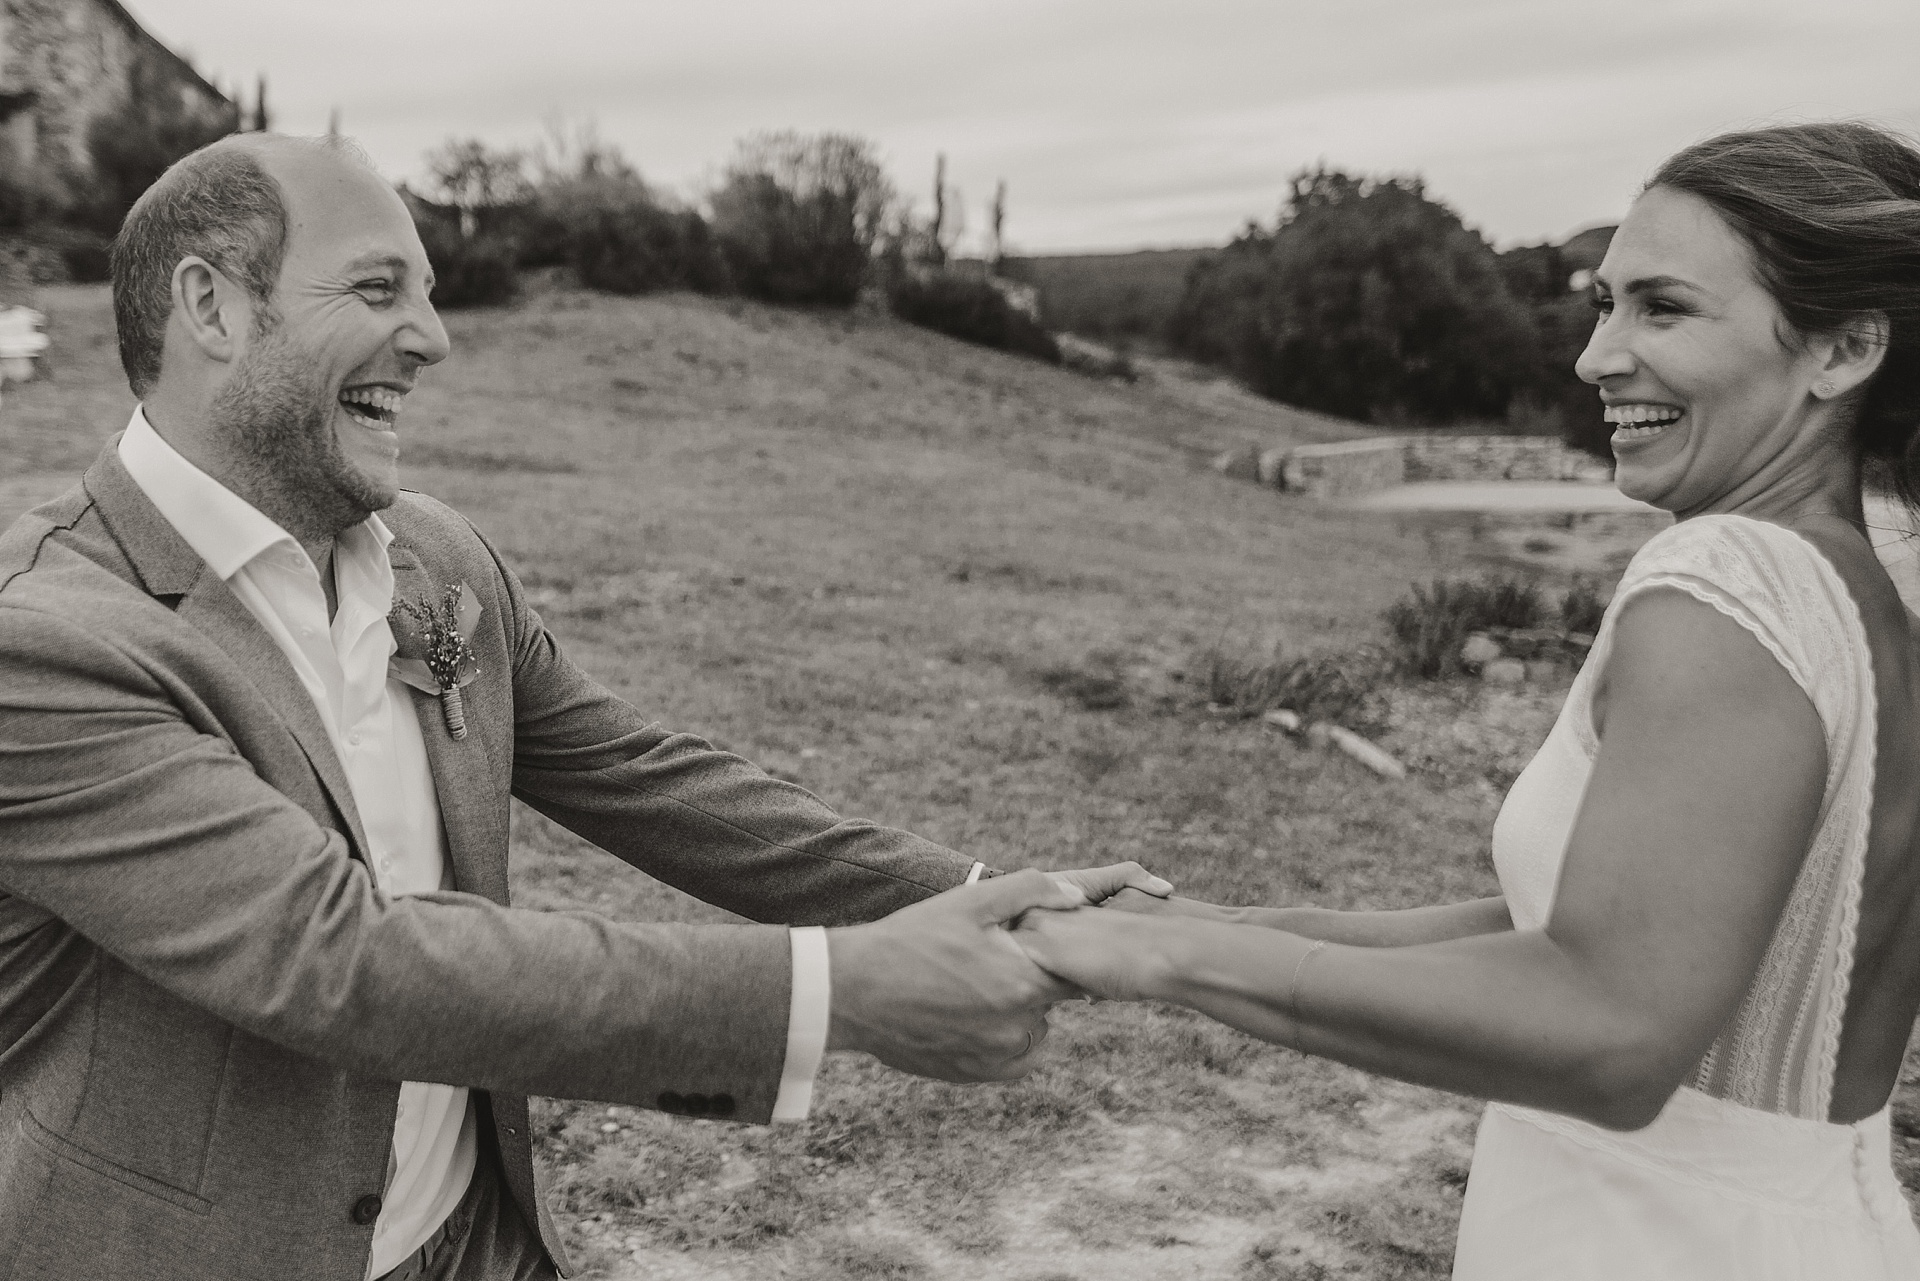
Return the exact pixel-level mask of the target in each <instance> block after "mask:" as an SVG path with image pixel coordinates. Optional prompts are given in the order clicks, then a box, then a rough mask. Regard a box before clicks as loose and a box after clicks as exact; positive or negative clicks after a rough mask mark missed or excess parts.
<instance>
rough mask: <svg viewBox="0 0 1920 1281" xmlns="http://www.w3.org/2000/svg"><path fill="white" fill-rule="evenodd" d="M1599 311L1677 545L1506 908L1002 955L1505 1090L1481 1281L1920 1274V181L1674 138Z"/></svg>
mask: <svg viewBox="0 0 1920 1281" xmlns="http://www.w3.org/2000/svg"><path fill="white" fill-rule="evenodd" d="M1595 302H1596V306H1597V308H1598V311H1599V317H1598V321H1597V323H1596V325H1595V328H1594V334H1593V338H1592V340H1591V343H1590V344H1589V346H1588V347H1587V350H1586V352H1585V353H1584V354H1583V355H1582V356H1581V358H1580V361H1579V365H1578V369H1579V372H1580V374H1581V376H1582V377H1583V378H1585V379H1586V380H1587V381H1589V382H1591V383H1594V384H1597V385H1598V387H1599V391H1600V397H1601V399H1602V400H1603V401H1604V402H1605V405H1606V410H1605V412H1606V416H1607V418H1608V420H1609V421H1611V422H1613V423H1615V424H1616V430H1615V433H1614V436H1613V449H1614V453H1615V455H1616V457H1617V459H1618V463H1619V467H1618V473H1617V474H1618V484H1619V486H1620V488H1621V489H1622V490H1624V491H1625V492H1626V493H1628V494H1630V495H1633V496H1634V497H1637V498H1641V499H1644V500H1646V501H1647V502H1650V503H1653V504H1655V505H1657V506H1660V507H1663V508H1666V509H1668V510H1670V511H1672V512H1673V513H1674V515H1675V516H1676V517H1677V518H1678V520H1677V522H1676V524H1675V525H1674V526H1673V527H1672V528H1671V529H1669V530H1667V531H1664V532H1663V533H1661V534H1660V535H1659V536H1657V537H1655V538H1654V539H1653V540H1652V541H1650V542H1649V543H1647V545H1646V546H1645V547H1644V548H1643V549H1642V550H1641V551H1640V553H1639V554H1638V555H1637V556H1636V557H1635V558H1634V560H1633V563H1632V564H1631V565H1630V566H1629V567H1628V568H1627V571H1626V573H1625V575H1624V577H1623V579H1622V581H1621V583H1620V585H1619V587H1618V589H1617V591H1616V593H1615V595H1614V598H1613V602H1612V604H1611V606H1610V607H1609V608H1608V610H1607V614H1606V618H1605V621H1604V622H1603V624H1602V626H1601V628H1600V632H1599V635H1598V637H1597V638H1596V639H1595V642H1594V646H1593V650H1592V654H1591V656H1590V657H1589V659H1588V660H1587V663H1586V666H1585V667H1584V669H1583V670H1582V671H1581V673H1580V675H1579V677H1578V678H1577V679H1576V680H1575V682H1574V684H1573V688H1572V690H1571V691H1570V693H1569V694H1568V697H1567V702H1566V706H1565V708H1564V709H1563V710H1562V712H1561V715H1560V718H1559V721H1558V723H1557V724H1556V725H1555V726H1554V729H1553V731H1552V733H1551V735H1550V736H1549V737H1548V739H1547V741H1546V743H1545V744H1544V745H1543V746H1542V747H1541V749H1540V752H1539V754H1538V755H1537V756H1535V757H1534V759H1533V762H1532V764H1530V765H1529V766H1528V767H1527V769H1526V771H1525V772H1524V773H1523V774H1522V775H1521V776H1520V777H1519V778H1518V779H1517V780H1516V781H1515V783H1514V785H1513V789H1512V791H1511V792H1510V793H1509V794H1508V796H1507V798H1506V803H1505V805H1504V806H1503V807H1502V809H1501V812H1500V817H1499V819H1498V821H1497V822H1496V823H1495V825H1494V831H1493V856H1494V863H1495V866H1496V869H1497V871H1498V873H1499V878H1500V886H1501V889H1502V890H1503V891H1504V894H1503V895H1502V896H1501V897H1499V898H1494V899H1487V900H1483V901H1480V902H1473V903H1459V904H1452V905H1447V906H1436V907H1430V908H1421V909H1415V910H1411V911H1400V912H1332V911H1322V910H1317V909H1313V908H1273V909H1263V908H1240V909H1234V908H1216V907H1212V906H1209V905H1206V904H1200V903H1194V902H1190V901H1183V900H1179V899H1175V900H1170V901H1167V902H1161V901H1159V900H1154V899H1150V898H1147V897H1146V896H1144V895H1136V894H1129V895H1128V896H1127V899H1128V900H1129V901H1128V902H1127V903H1126V904H1125V905H1127V906H1131V907H1133V908H1135V909H1136V910H1135V911H1133V912H1115V911H1106V910H1094V909H1082V910H1080V911H1075V912H1059V913H1056V912H1040V913H1032V914H1029V916H1028V917H1027V918H1026V920H1025V921H1024V922H1023V924H1022V927H1021V929H1020V932H1019V933H1018V934H1017V935H1016V937H1018V938H1019V939H1020V940H1021V942H1022V944H1023V945H1024V946H1025V947H1026V948H1027V949H1028V951H1029V952H1030V954H1031V955H1032V956H1033V957H1034V958H1035V959H1036V960H1037V961H1038V962H1039V963H1040V964H1041V965H1043V966H1045V967H1046V968H1047V969H1049V970H1051V971H1053V972H1054V973H1056V974H1058V975H1060V976H1061V977H1063V978H1065V979H1067V980H1070V981H1071V982H1073V983H1075V984H1077V985H1079V986H1080V987H1081V988H1083V989H1085V990H1086V991H1088V992H1089V993H1091V994H1094V995H1098V996H1102V997H1109V998H1119V999H1138V998H1150V999H1158V1000H1165V1001H1173V1002H1178V1003H1180V1004H1183V1005H1187V1006H1190V1007H1192V1008H1194V1009H1197V1010H1200V1011H1202V1012H1204V1013H1206V1014H1209V1015H1211V1016H1213V1017H1214V1018H1217V1019H1220V1020H1222V1021H1224V1022H1226V1023H1229V1024H1232V1025H1233V1026H1235V1027H1239V1028H1242V1029H1244V1030H1246V1031H1248V1032H1250V1033H1252V1034H1254V1035H1255V1036H1260V1037H1264V1038H1266V1039H1267V1040H1270V1041H1275V1042H1278V1043H1280V1044H1282V1045H1287V1046H1292V1047H1294V1048H1296V1049H1299V1050H1303V1051H1306V1052H1308V1053H1313V1054H1320V1055H1325V1056H1327V1057H1329V1058H1334V1059H1338V1060H1340V1061H1342V1062H1345V1063H1350V1064H1354V1065H1356V1066H1359V1067H1362V1068H1367V1069H1370V1070H1372V1071H1376V1072H1381V1073H1385V1074H1387V1075H1391V1076H1395V1077H1400V1078H1403V1079H1406V1080H1410V1081H1417V1082H1421V1083H1424V1084H1427V1085H1433V1086H1438V1087H1441V1088H1444V1089H1450V1090H1456V1091H1460V1092H1462V1093H1466V1094H1471V1095H1476V1096H1478V1097H1481V1098H1485V1099H1488V1100H1491V1101H1492V1105H1491V1106H1490V1107H1489V1108H1488V1109H1487V1111H1486V1114H1485V1117H1484V1119H1483V1120H1482V1122H1481V1126H1480V1133H1479V1138H1478V1142H1477V1145H1476V1148H1475V1152H1474V1162H1473V1170H1472V1175H1471V1178H1470V1180H1469V1182H1468V1188H1467V1195H1466V1203H1465V1208H1464V1210H1463V1213H1462V1219H1461V1225H1460V1239H1459V1247H1458V1252H1457V1254H1456V1257H1455V1271H1454V1275H1455V1277H1456V1278H1460V1279H1462V1281H1490V1279H1494V1278H1511V1279H1513V1281H1522V1279H1524V1281H1540V1279H1541V1278H1556V1279H1557V1278H1592V1279H1593V1281H1603V1279H1604V1281H1620V1279H1622V1278H1635V1279H1641V1281H1644V1279H1649V1278H1673V1279H1675V1281H1680V1279H1686V1281H1692V1279H1695V1278H1725V1279H1726V1281H1735V1279H1736V1278H1737V1279H1738V1281H1764V1279H1765V1278H1783V1279H1784V1278H1805V1279H1808V1281H1811V1279H1812V1278H1819V1279H1820V1281H1840V1279H1850V1278H1860V1279H1861V1281H1866V1279H1868V1278H1872V1279H1875V1281H1879V1279H1882V1278H1886V1279H1890V1278H1895V1277H1900V1278H1908V1279H1909V1281H1911V1279H1913V1278H1920V1232H1916V1231H1915V1228H1914V1223H1913V1220H1912V1218H1911V1217H1910V1216H1909V1211H1908V1208H1907V1206H1906V1204H1905V1202H1904V1200H1903V1199H1902V1195H1901V1192H1900V1189H1899V1187H1898V1185H1897V1183H1896V1182H1895V1179H1894V1177H1893V1173H1892V1170H1891V1168H1890V1150H1889V1147H1890V1132H1889V1123H1888V1114H1887V1111H1886V1103H1887V1099H1888V1097H1889V1095H1890V1093H1891V1092H1892V1089H1893V1086H1894V1084H1895V1082H1896V1079H1897V1076H1898V1073H1899V1070H1900V1063H1901V1057H1902V1051H1903V1048H1904V1046H1905V1045H1906V1043H1907V1037H1908V1034H1909V1032H1910V1030H1911V1029H1912V1027H1913V1024H1914V1017H1915V1011H1916V1007H1920V647H1917V646H1916V635H1915V632H1916V628H1920V621H1916V620H1914V619H1913V618H1911V617H1910V616H1909V614H1908V613H1907V611H1906V609H1905V608H1904V607H1903V606H1902V604H1901V602H1900V600H1899V598H1898V596H1897V594H1896V591H1895V589H1894V587H1893V585H1892V584H1891V583H1890V581H1889V580H1888V578H1887V575H1886V573H1885V572H1884V570H1883V569H1882V568H1881V566H1880V564H1879V562H1878V561H1877V560H1876V558H1875V555H1874V552H1873V550H1872V547H1871V545H1870V543H1869V541H1868V537H1867V534H1866V531H1865V517H1864V515H1863V511H1862V502H1861V483H1862V476H1863V468H1864V467H1868V466H1879V467H1881V469H1882V470H1886V471H1890V472H1891V473H1893V474H1894V478H1895V480H1896V481H1897V482H1899V484H1900V492H1901V493H1902V494H1903V495H1905V496H1906V497H1908V498H1909V499H1911V498H1912V496H1913V493H1914V489H1915V486H1916V483H1920V446H1916V443H1915V437H1916V429H1917V428H1920V153H1916V151H1915V150H1914V149H1913V148H1912V147H1911V146H1910V145H1908V144H1907V143H1905V142H1904V141H1902V140H1900V139H1898V138H1896V137H1894V136H1892V135H1890V134H1887V133H1885V132H1882V131H1879V130H1876V129H1874V128H1872V127H1869V126H1865V125H1854V124H1835V125H1815V126H1799V127H1791V128H1780V129H1770V130H1761V131H1756V132H1750V133H1743V134H1733V135H1727V136H1724V137H1720V138H1716V139H1713V140H1711V141H1708V142H1705V143H1702V144H1699V145H1698V146H1695V147H1692V148H1689V149H1688V150H1687V151H1684V152H1682V153H1681V154H1679V155H1678V156H1675V157H1674V158H1673V159H1672V160H1670V161H1668V162H1667V164H1666V165H1664V166H1663V167H1662V168H1661V170H1660V172H1659V173H1658V175H1657V176H1656V177H1655V178H1654V180H1653V181H1652V182H1651V183H1650V184H1649V185H1648V187H1647V189H1646V190H1645V191H1644V192H1643V193H1642V194H1641V196H1640V198H1639V199H1638V200H1637V201H1636V202H1635V204H1634V207H1633V209H1632V211H1631V212H1630V213H1629V215H1628V217H1627V219H1626V221H1625V222H1624V223H1623V224H1622V226H1621V227H1620V230H1619V232H1618V233H1617V234H1616V236H1615V237H1614V240H1613V243H1612V246H1611V248H1610V249H1609V250H1608V252H1607V256H1606V261H1605V262H1604V263H1603V264H1602V265H1601V267H1600V269H1599V271H1598V273H1597V279H1596V282H1595ZM1408 857H1409V858H1410V859H1412V858H1417V857H1418V852H1417V851H1408Z"/></svg>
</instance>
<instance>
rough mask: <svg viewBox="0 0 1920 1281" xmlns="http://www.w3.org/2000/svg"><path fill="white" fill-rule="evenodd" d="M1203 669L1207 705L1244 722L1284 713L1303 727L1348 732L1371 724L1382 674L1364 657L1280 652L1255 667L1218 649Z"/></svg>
mask: <svg viewBox="0 0 1920 1281" xmlns="http://www.w3.org/2000/svg"><path fill="white" fill-rule="evenodd" d="M1199 669H1200V677H1201V683H1202V685H1203V687H1204V688H1205V690H1206V695H1207V702H1208V703H1209V704H1211V705H1213V706H1215V707H1219V708H1224V709H1226V710H1227V711H1229V712H1231V713H1232V714H1233V715H1235V716H1238V717H1240V718H1241V719H1243V720H1250V719H1252V718H1253V717H1256V716H1260V715H1262V714H1264V713H1266V712H1269V711H1272V710H1273V709H1274V708H1285V709H1286V710H1287V711H1290V712H1294V713H1296V714H1298V715H1299V717H1300V719H1301V720H1302V721H1306V722H1314V721H1324V722H1327V723H1329V724H1333V725H1343V726H1346V727H1347V728H1349V729H1352V728H1354V727H1355V726H1357V725H1366V724H1368V723H1370V722H1371V721H1372V719H1373V715H1372V706H1371V704H1372V702H1373V698H1374V694H1375V691H1376V690H1377V688H1378V686H1379V683H1380V677H1381V674H1382V672H1381V664H1379V663H1378V662H1376V661H1372V659H1371V656H1369V655H1366V654H1360V655H1354V654H1343V655H1340V656H1337V657H1336V656H1332V655H1307V656H1304V657H1300V658H1293V659H1288V658H1285V657H1283V656H1282V655H1281V654H1280V653H1279V652H1278V651H1276V652H1275V654H1274V656H1273V658H1272V659H1271V660H1270V661H1268V662H1257V661H1252V660H1248V659H1245V658H1238V657H1234V656H1233V655H1229V654H1224V653H1222V652H1221V651H1219V650H1217V649H1211V650H1208V651H1207V652H1206V653H1204V654H1202V655H1201V656H1200V661H1199Z"/></svg>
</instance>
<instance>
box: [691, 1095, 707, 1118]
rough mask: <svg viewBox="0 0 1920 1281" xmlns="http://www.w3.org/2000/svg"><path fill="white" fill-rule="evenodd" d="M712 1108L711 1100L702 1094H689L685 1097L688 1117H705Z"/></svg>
mask: <svg viewBox="0 0 1920 1281" xmlns="http://www.w3.org/2000/svg"><path fill="white" fill-rule="evenodd" d="M712 1106H713V1100H712V1099H710V1098H708V1097H707V1096H706V1095H704V1094H689V1095H688V1096H687V1115H688V1116H705V1115H706V1114H707V1112H708V1110H709V1109H710V1108H711V1107H712Z"/></svg>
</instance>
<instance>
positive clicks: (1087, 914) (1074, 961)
mask: <svg viewBox="0 0 1920 1281" xmlns="http://www.w3.org/2000/svg"><path fill="white" fill-rule="evenodd" d="M1143 897H1144V896H1143ZM1166 915H1169V916H1178V915H1183V914H1182V913H1178V912H1168V913H1166ZM1178 930H1179V923H1178V922H1177V921H1172V920H1166V919H1162V918H1161V915H1160V914H1158V913H1156V914H1155V915H1152V916H1149V915H1145V914H1142V913H1141V912H1139V911H1138V910H1134V911H1121V912H1116V911H1093V910H1091V909H1082V910H1080V911H1074V912H1059V911H1054V912H1029V913H1027V914H1026V915H1025V916H1023V917H1021V918H1020V921H1019V924H1018V925H1017V926H1016V928H1015V929H1014V932H1013V937H1014V938H1015V939H1016V940H1017V941H1018V942H1019V944H1020V946H1021V947H1022V948H1023V949H1025V951H1026V954H1027V956H1028V957H1030V958H1031V959H1032V961H1033V963H1034V964H1035V965H1037V966H1039V967H1040V968H1041V969H1043V970H1045V971H1046V972H1047V973H1049V974H1051V975H1053V976H1054V977H1055V978H1057V979H1062V980H1064V981H1066V982H1068V983H1071V984H1072V985H1073V986H1074V987H1075V988H1077V989H1078V990H1079V991H1080V992H1082V993H1084V994H1086V995H1087V996H1091V997H1094V998H1096V999H1098V1000H1103V1001H1139V1000H1145V999H1147V998H1149V997H1152V996H1153V995H1154V994H1155V993H1154V989H1155V986H1156V984H1157V982H1158V980H1159V977H1160V975H1161V973H1162V971H1163V970H1164V969H1165V968H1166V966H1165V961H1166V956H1167V948H1166V946H1165V945H1166V944H1168V943H1169V942H1171V941H1172V940H1173V939H1174V938H1175V937H1176V936H1177V933H1178Z"/></svg>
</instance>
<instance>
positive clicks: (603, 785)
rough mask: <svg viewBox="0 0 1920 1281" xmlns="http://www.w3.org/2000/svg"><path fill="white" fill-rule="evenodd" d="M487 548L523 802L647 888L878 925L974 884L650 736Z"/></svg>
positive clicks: (900, 835) (799, 797)
mask: <svg viewBox="0 0 1920 1281" xmlns="http://www.w3.org/2000/svg"><path fill="white" fill-rule="evenodd" d="M476 536H479V535H478V533H477V531H476ZM481 542H482V543H483V545H486V549H487V551H488V553H489V554H490V555H491V556H492V559H493V566H492V568H493V570H494V573H495V575H496V576H497V580H498V582H499V583H500V584H501V586H502V589H503V590H504V592H505V594H506V602H505V610H504V612H505V614H506V615H507V625H508V627H509V629H510V637H509V641H510V645H511V648H512V652H513V669H514V670H513V700H514V715H515V726H514V768H513V789H514V795H516V796H518V797H520V798H521V799H522V800H524V801H525V802H526V803H527V804H529V805H531V806H533V807H534V808H535V809H537V810H539V811H540V812H541V813H543V814H545V815H547V817H549V818H551V819H553V820H555V821H556V822H558V823H560V824H561V825H562V826H563V827H566V828H568V829H569V830H571V831H573V832H575V833H577V834H579V835H580V836H583V837H585V838H586V839H588V840H590V841H592V842H593V843H594V844H596V845H599V846H600V847H601V848H602V849H605V850H608V851H610V852H611V853H613V854H615V855H618V856H619V857H620V858H622V859H625V860H626V861H627V862H629V863H631V864H633V865H634V866H635V867H637V868H639V869H641V870H642V871H644V872H647V873H648V874H649V875H652V876H655V877H657V878H659V879H660V880H662V881H665V882H667V883H668V884H670V885H672V886H674V887H675V888H677V889H681V890H684V891H686V892H687V893H689V894H691V895H693V896H694V897H696V898H699V899H703V900H705V901H706V902H709V903H713V904H715V905H717V906H719V907H723V908H726V909H727V910H728V911H731V912H736V913H738V914H739V915H741V916H744V917H747V918H748V919H750V920H755V921H778V922H784V923H787V924H792V925H849V924H855V923H858V922H861V921H870V920H876V919H878V918H879V917H882V916H885V915H887V914H888V913H890V912H893V911H896V910H898V909H899V908H902V907H905V906H907V905H908V904H911V903H915V902H918V901H920V900H921V899H924V898H927V897H929V896H930V895H933V894H937V893H939V892H941V891H942V890H947V889H952V888H953V887H954V886H957V885H960V884H963V883H964V882H965V881H966V880H967V877H968V873H969V872H970V871H971V870H972V868H973V866H974V860H973V859H971V858H967V857H963V856H962V855H960V854H957V853H955V852H954V851H952V850H949V849H946V848H944V847H943V846H940V845H936V844H935V843H933V842H932V841H928V840H924V839H922V838H921V837H918V836H914V835H913V834H911V833H909V832H903V831H899V830H897V829H894V828H888V827H881V826H878V825H876V824H874V823H869V822H866V821H864V820H860V819H848V818H842V817H841V816H840V815H838V814H836V813H835V812H834V811H833V810H832V809H831V808H829V807H828V806H827V805H826V804H825V803H823V802H822V801H821V800H820V799H819V798H818V797H816V796H814V795H813V794H812V793H810V792H808V791H806V790H805V789H804V788H800V787H796V786H795V785H793V784H791V783H787V782H784V781H782V780H780V779H776V778H773V777H771V776H770V775H768V774H766V773H765V772H764V771H762V770H760V769H758V768H757V767H755V766H754V765H752V764H750V763H749V762H747V761H745V760H742V759H741V758H740V757H738V756H734V755H732V754H730V753H727V752H721V751H717V750H715V749H714V748H713V747H712V746H710V745H709V744H708V743H706V742H705V741H704V740H702V739H699V738H696V737H695V736H693V735H691V734H676V733H672V732H670V731H668V730H666V729H664V728H663V727H661V726H659V725H657V724H653V723H650V722H649V721H648V720H647V719H646V717H644V716H643V715H641V713H640V712H639V711H638V710H637V709H636V708H634V707H633V706H632V705H631V704H630V703H628V702H626V701H625V700H624V699H621V698H619V697H618V696H616V695H615V694H613V693H612V692H611V691H609V690H608V689H606V688H605V687H603V686H602V685H600V684H599V683H598V682H597V681H594V680H593V679H592V678H591V677H589V676H587V675H586V673H584V672H582V671H581V670H580V669H579V668H577V667H575V666H574V665H573V663H572V662H571V661H570V660H569V659H568V658H567V656H566V655H565V654H564V653H563V652H562V651H561V649H560V645H559V643H558V642H557V641H556V640H555V638H554V637H553V635H552V633H550V632H549V631H548V630H547V628H546V626H545V624H543V623H542V622H541V620H540V616H539V615H538V614H537V613H536V612H534V611H533V610H532V609H531V608H530V607H529V606H528V604H527V602H526V598H525V595H524V594H523V592H522V591H521V587H520V583H519V580H518V579H517V578H516V577H515V575H514V573H513V571H512V570H511V569H510V568H508V567H507V565H506V563H505V562H504V561H503V560H502V559H501V558H500V556H499V554H498V553H497V552H494V551H493V548H492V546H491V545H490V544H486V543H485V539H484V537H483V536H481Z"/></svg>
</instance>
